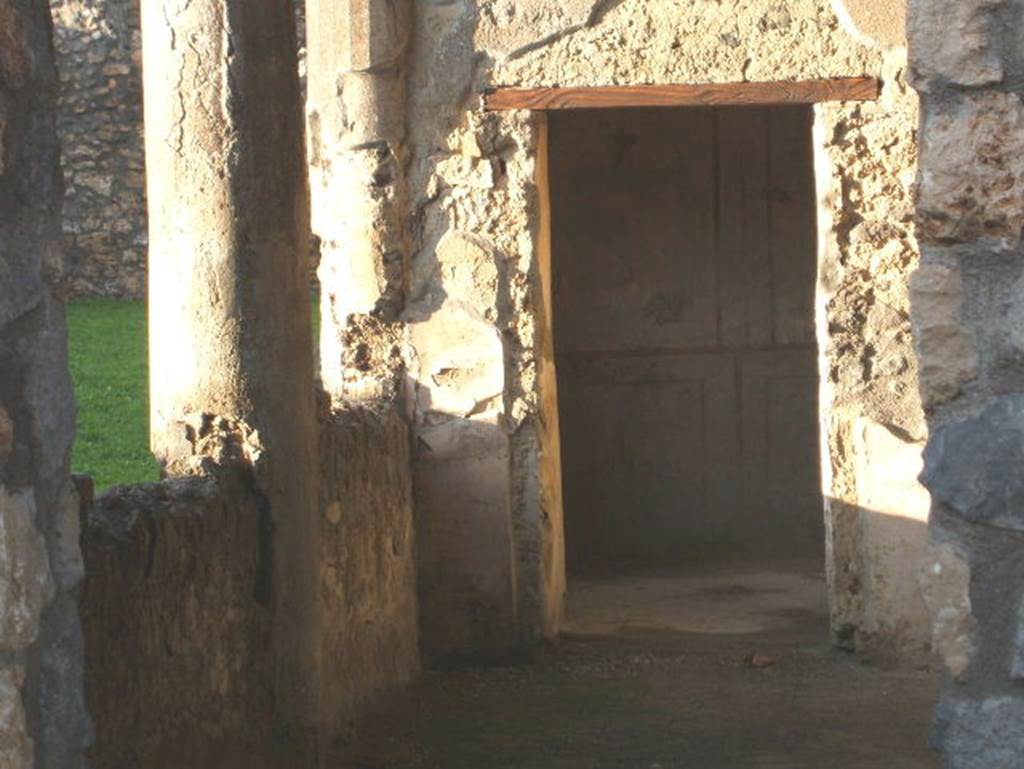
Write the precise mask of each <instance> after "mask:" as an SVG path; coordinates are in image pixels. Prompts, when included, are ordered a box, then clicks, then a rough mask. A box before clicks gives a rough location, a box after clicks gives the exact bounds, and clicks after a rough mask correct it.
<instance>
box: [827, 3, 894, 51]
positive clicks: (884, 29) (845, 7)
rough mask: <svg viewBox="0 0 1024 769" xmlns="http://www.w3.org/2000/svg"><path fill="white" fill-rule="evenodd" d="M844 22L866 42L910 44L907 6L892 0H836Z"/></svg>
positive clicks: (837, 8) (883, 44) (892, 44)
mask: <svg viewBox="0 0 1024 769" xmlns="http://www.w3.org/2000/svg"><path fill="white" fill-rule="evenodd" d="M832 7H833V8H834V9H835V12H836V15H837V16H838V17H839V21H840V23H842V24H843V26H844V27H845V28H847V29H848V30H850V31H851V32H852V33H853V34H855V35H856V36H859V38H860V39H862V40H864V41H865V42H866V43H869V44H874V45H880V46H885V47H899V46H904V45H906V41H907V37H906V34H907V33H906V15H907V14H906V7H905V4H904V3H901V2H891V0H832Z"/></svg>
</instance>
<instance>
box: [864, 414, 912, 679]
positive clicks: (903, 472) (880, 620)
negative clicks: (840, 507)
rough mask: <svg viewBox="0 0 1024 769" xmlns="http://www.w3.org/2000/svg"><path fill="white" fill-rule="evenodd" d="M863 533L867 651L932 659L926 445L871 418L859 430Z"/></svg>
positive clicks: (890, 657)
mask: <svg viewBox="0 0 1024 769" xmlns="http://www.w3.org/2000/svg"><path fill="white" fill-rule="evenodd" d="M853 441H854V443H853V445H854V450H853V455H854V457H855V463H856V464H855V472H856V476H857V484H858V503H859V504H858V506H859V508H860V528H861V532H860V533H861V553H860V557H861V586H860V588H861V594H862V598H863V602H864V617H863V620H862V622H861V625H860V627H859V628H858V631H857V632H858V639H857V640H858V641H859V645H860V646H861V648H863V649H866V650H868V651H870V652H872V653H873V654H876V655H878V656H881V657H884V658H886V659H887V660H889V661H901V660H903V661H909V660H927V654H928V649H929V643H928V640H929V631H930V626H929V622H928V613H927V609H926V607H925V600H924V598H923V597H922V595H921V591H920V588H919V586H918V573H919V570H920V568H921V565H922V564H923V563H924V561H925V556H926V546H927V537H926V535H925V533H926V530H927V526H928V515H929V512H930V509H931V498H930V496H929V494H928V492H927V490H925V488H924V487H923V486H922V485H921V484H920V483H918V481H917V477H918V475H920V473H921V466H922V458H921V450H922V449H923V448H924V444H923V443H922V442H908V441H906V440H904V438H903V437H901V436H899V435H896V434H895V433H893V432H892V431H891V430H889V429H887V428H885V427H883V426H881V425H878V424H876V423H874V422H872V421H870V420H860V421H859V422H858V423H857V424H856V426H855V427H854V430H853Z"/></svg>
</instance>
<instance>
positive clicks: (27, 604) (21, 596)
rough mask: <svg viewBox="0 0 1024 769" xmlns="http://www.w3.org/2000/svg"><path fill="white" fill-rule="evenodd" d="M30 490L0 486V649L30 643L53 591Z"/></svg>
mask: <svg viewBox="0 0 1024 769" xmlns="http://www.w3.org/2000/svg"><path fill="white" fill-rule="evenodd" d="M35 519H36V509H35V497H34V496H33V494H32V492H31V491H22V492H17V493H14V494H11V493H9V492H7V491H5V490H4V489H3V488H0V651H4V652H13V651H17V650H19V649H23V648H24V647H26V646H28V645H29V644H30V643H32V642H33V641H34V640H35V638H36V634H37V633H38V631H39V618H40V616H41V614H42V612H43V609H44V608H45V606H46V604H47V603H49V602H50V600H51V599H52V598H53V595H54V585H53V579H52V578H51V576H50V562H49V558H48V557H47V553H46V542H45V541H44V540H43V535H42V534H41V533H40V531H39V530H38V529H37V528H36V524H35Z"/></svg>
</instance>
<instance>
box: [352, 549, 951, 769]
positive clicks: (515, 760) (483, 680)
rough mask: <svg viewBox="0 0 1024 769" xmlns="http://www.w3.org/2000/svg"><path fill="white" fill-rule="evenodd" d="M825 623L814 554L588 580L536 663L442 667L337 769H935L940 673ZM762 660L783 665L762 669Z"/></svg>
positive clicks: (576, 587)
mask: <svg viewBox="0 0 1024 769" xmlns="http://www.w3.org/2000/svg"><path fill="white" fill-rule="evenodd" d="M827 628H828V617H827V609H826V603H825V585H824V575H823V573H822V570H821V568H820V566H818V564H817V563H815V562H814V561H813V560H808V559H797V558H790V559H780V558H778V557H777V556H776V557H773V558H770V559H769V558H766V557H750V556H749V554H748V557H747V558H745V559H744V560H743V561H736V560H722V559H717V558H712V559H707V558H704V559H693V560H691V561H690V563H689V565H688V566H687V567H685V568H683V569H674V570H672V571H668V570H658V569H650V568H648V569H645V570H640V569H635V568H633V569H628V570H626V571H625V573H623V572H619V573H617V574H616V575H615V576H608V575H604V576H601V575H597V576H588V577H587V578H585V579H577V580H575V581H574V582H573V583H572V585H571V588H570V596H569V617H568V618H567V623H566V631H565V632H564V633H563V635H562V636H561V638H560V639H559V641H558V643H557V644H555V645H553V646H552V647H550V648H549V649H546V650H545V651H544V652H543V653H542V654H541V655H540V657H539V659H537V660H535V661H533V662H531V663H524V664H521V665H516V666H508V667H498V668H486V669H484V668H478V669H460V670H455V671H447V672H433V673H431V674H428V675H427V676H426V677H425V679H424V681H423V682H422V683H421V684H420V685H418V686H417V687H415V688H414V689H412V690H411V691H403V692H402V693H401V694H400V695H399V696H398V697H396V698H395V699H394V700H392V701H389V702H384V703H382V704H381V706H380V707H379V708H378V709H377V710H376V712H371V713H370V714H369V715H368V717H367V718H366V719H365V721H364V723H363V724H362V726H361V727H360V729H359V733H360V735H361V737H360V740H359V742H358V743H357V744H356V745H354V746H352V747H351V749H350V750H349V751H348V753H347V755H346V756H345V758H344V759H340V761H341V763H340V765H341V766H345V767H351V768H352V769H427V768H428V767H429V768H431V769H513V768H515V769H619V768H620V767H621V769H627V768H628V769H653V767H660V768H661V769H746V768H747V767H750V768H755V767H756V768H757V769H762V768H769V767H770V768H771V769H783V768H785V769H880V768H881V767H899V769H926V768H927V769H932V768H934V767H938V761H937V758H936V757H935V756H934V754H933V753H932V752H931V751H930V750H929V748H928V746H927V743H928V736H929V728H930V718H931V710H932V707H933V705H934V702H935V700H936V697H937V689H936V684H935V681H934V676H933V675H932V673H931V672H929V671H927V670H906V669H886V668H885V667H884V666H882V665H879V664H876V663H874V662H873V661H871V660H866V659H860V658H857V657H855V656H853V655H850V654H847V653H845V652H842V651H838V650H836V649H834V648H833V647H832V646H831V645H830V644H829V643H828V637H827V635H828V634H827ZM751 654H757V655H758V656H759V658H760V657H761V656H763V657H765V658H770V659H771V660H773V661H774V664H772V665H771V666H769V667H765V668H758V667H752V666H751V665H750V661H749V656H750V655H751ZM757 661H758V662H759V663H762V662H763V661H767V660H761V659H758V660H757ZM335 765H338V764H335Z"/></svg>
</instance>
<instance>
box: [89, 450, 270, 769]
mask: <svg viewBox="0 0 1024 769" xmlns="http://www.w3.org/2000/svg"><path fill="white" fill-rule="evenodd" d="M260 508H261V499H260V496H259V494H258V492H257V491H256V489H255V487H254V485H253V484H252V479H251V477H248V476H247V474H246V472H245V471H244V470H235V471H232V472H230V473H225V474H224V475H222V476H221V477H220V478H218V479H217V480H214V479H209V478H208V479H188V478H186V479H179V480H173V481H167V482H165V483H162V484H152V485H148V486H139V487H126V488H115V489H112V490H111V491H109V492H108V493H107V494H105V495H104V496H102V497H100V498H99V499H98V500H97V501H96V503H95V506H94V507H93V509H92V510H90V511H89V513H88V519H87V523H86V526H85V528H84V532H83V549H84V551H85V559H86V566H87V574H88V576H87V578H86V581H85V589H84V593H83V598H82V601H83V621H84V629H85V639H86V655H87V657H86V659H87V665H86V685H87V697H88V703H89V709H90V712H91V713H92V714H93V717H94V719H95V722H96V745H95V747H94V748H93V750H92V751H91V754H90V758H91V761H92V766H94V767H96V769H104V768H105V767H109V769H115V768H118V767H127V766H146V767H153V769H159V768H160V767H168V769H169V768H170V767H183V766H196V767H200V766H223V767H239V768H240V767H243V766H244V767H248V766H255V767H264V766H273V765H274V764H273V760H272V756H273V750H272V746H271V739H272V735H273V728H272V720H273V701H272V697H271V691H272V681H271V678H272V666H271V665H270V660H271V654H272V649H271V634H270V631H271V619H272V617H271V613H270V610H269V608H268V606H267V605H266V602H265V601H261V600H260V596H261V594H263V593H264V592H265V582H266V579H267V577H268V569H269V564H268V563H267V562H266V555H267V553H266V550H265V547H264V545H263V543H262V540H263V539H264V538H265V536H266V534H265V530H264V529H265V521H264V520H263V514H262V513H261V509H260ZM141 693H144V696H137V695H138V694H141Z"/></svg>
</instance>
